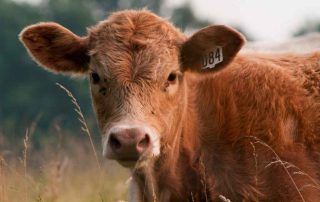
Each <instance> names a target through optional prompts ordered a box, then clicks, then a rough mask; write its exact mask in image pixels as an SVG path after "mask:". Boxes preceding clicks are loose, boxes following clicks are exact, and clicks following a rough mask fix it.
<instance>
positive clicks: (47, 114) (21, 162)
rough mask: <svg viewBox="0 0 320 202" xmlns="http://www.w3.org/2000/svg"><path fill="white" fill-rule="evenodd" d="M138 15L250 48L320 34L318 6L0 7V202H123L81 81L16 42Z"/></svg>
mask: <svg viewBox="0 0 320 202" xmlns="http://www.w3.org/2000/svg"><path fill="white" fill-rule="evenodd" d="M136 8H148V9H150V10H152V11H153V12H155V13H157V14H158V15H160V16H163V17H165V18H168V19H169V20H170V21H171V22H173V23H174V24H175V25H176V26H177V27H179V28H180V29H181V30H183V31H184V32H186V33H189V34H190V33H192V32H193V31H195V30H196V29H198V28H201V27H204V26H206V25H209V24H228V25H230V26H232V27H234V28H236V29H238V30H239V31H241V32H242V33H243V34H244V35H245V36H246V37H247V39H248V40H249V41H261V40H264V41H281V40H286V39H288V38H290V37H293V36H300V35H303V34H306V33H309V32H320V2H319V1H318V0H305V1H294V0H291V1H289V0H282V1H278V0H269V1H255V0H225V1H218V0H177V1H169V0H152V1H148V0H132V1H126V0H0V202H7V201H8V202H12V201H116V200H125V199H126V184H125V181H126V180H127V178H128V173H127V171H126V170H124V169H121V168H120V167H119V166H117V165H116V164H115V163H113V162H106V161H105V160H102V159H101V157H100V153H101V149H100V136H99V133H98V130H97V126H96V121H95V117H94V114H93V110H92V106H91V100H90V95H89V90H88V82H87V79H86V78H83V79H75V78H73V79H72V78H68V77H64V76H61V75H53V74H50V73H48V72H46V71H45V70H43V69H41V68H39V67H37V65H36V64H35V62H34V61H32V60H31V58H30V57H29V56H28V54H27V52H26V50H25V49H24V47H23V46H22V44H21V43H20V42H19V40H18V34H19V33H20V31H21V30H22V29H23V28H24V27H25V26H27V25H30V24H33V23H37V22H40V21H54V22H58V23H60V24H62V25H63V26H65V27H67V28H68V29H70V30H72V31H73V32H74V33H76V34H78V35H85V34H86V27H90V26H92V25H94V24H96V22H97V21H99V20H102V19H105V18H106V17H107V16H108V15H109V14H110V13H111V12H113V11H117V10H123V9H136ZM56 82H59V83H61V84H62V85H64V86H65V87H66V88H68V89H69V90H70V91H71V92H72V93H73V94H74V96H75V97H76V98H77V100H78V102H79V104H80V106H81V108H82V111H83V114H84V116H85V119H86V121H87V124H88V126H89V128H90V131H91V137H92V139H93V142H94V145H95V149H96V150H97V152H98V164H99V166H98V165H97V162H96V160H95V158H94V155H93V150H92V148H91V146H90V142H89V140H88V135H87V134H86V133H84V132H83V131H82V130H81V124H80V123H79V120H78V115H77V114H76V113H75V112H74V105H73V104H72V103H71V101H70V99H69V98H68V96H67V95H66V93H65V92H64V91H63V90H61V89H60V88H59V87H58V86H57V85H56V84H55V83H56ZM26 131H27V132H26ZM100 167H101V168H100Z"/></svg>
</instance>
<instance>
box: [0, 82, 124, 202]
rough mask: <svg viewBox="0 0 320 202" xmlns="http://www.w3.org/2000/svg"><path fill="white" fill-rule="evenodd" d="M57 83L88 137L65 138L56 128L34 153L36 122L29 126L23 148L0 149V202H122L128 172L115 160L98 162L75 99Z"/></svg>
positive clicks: (98, 156) (9, 146)
mask: <svg viewBox="0 0 320 202" xmlns="http://www.w3.org/2000/svg"><path fill="white" fill-rule="evenodd" d="M57 85H58V86H59V87H60V88H62V89H63V90H64V91H65V92H66V93H67V95H68V96H69V97H70V99H71V102H72V103H73V104H74V106H75V111H76V112H77V115H78V118H79V121H80V124H81V126H80V127H81V129H82V130H83V131H84V132H85V135H86V136H87V137H88V139H87V140H85V141H84V138H75V137H74V136H73V135H71V134H64V133H63V130H61V128H60V127H59V126H56V132H55V134H52V137H55V138H49V139H50V140H52V141H48V140H47V141H45V142H43V144H41V145H42V147H41V148H42V149H40V150H38V149H34V148H33V145H32V133H33V131H34V130H35V127H36V123H35V122H34V123H32V125H31V127H30V129H27V130H26V133H25V137H24V139H23V140H21V141H22V142H23V144H14V145H6V146H5V145H2V146H3V148H12V150H10V149H9V150H3V151H1V150H0V202H31V201H32V202H33V201H35V202H40V201H41V202H73V201H74V202H108V201H112V202H114V201H124V200H126V199H127V193H126V190H127V184H126V181H127V179H128V178H129V174H128V172H127V170H125V169H124V168H122V167H121V166H119V165H118V164H116V163H115V162H111V161H106V160H102V157H101V156H100V155H99V154H98V153H97V150H96V146H95V144H94V142H93V140H92V136H91V133H90V130H89V127H88V126H87V123H86V121H85V118H84V115H83V113H82V111H81V108H80V105H79V104H78V103H77V100H76V98H75V97H74V96H73V95H72V93H71V92H70V91H69V90H67V89H66V88H65V87H64V86H62V85H61V84H57ZM0 136H2V137H5V136H4V135H3V134H0ZM72 137H73V138H72ZM3 139H5V138H3ZM54 139H55V140H54ZM5 143H6V142H5V141H4V144H5ZM8 144H9V143H8ZM17 145H21V146H20V148H16V147H17Z"/></svg>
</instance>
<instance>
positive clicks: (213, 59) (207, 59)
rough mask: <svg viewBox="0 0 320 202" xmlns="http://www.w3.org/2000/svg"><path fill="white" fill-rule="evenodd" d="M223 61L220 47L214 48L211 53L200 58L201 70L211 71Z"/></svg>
mask: <svg viewBox="0 0 320 202" xmlns="http://www.w3.org/2000/svg"><path fill="white" fill-rule="evenodd" d="M222 61H223V53H222V47H221V46H217V47H214V48H213V50H212V51H210V52H209V53H207V54H206V55H205V56H204V57H203V58H202V69H212V68H214V67H215V66H216V64H218V63H220V62H222Z"/></svg>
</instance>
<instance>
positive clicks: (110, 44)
mask: <svg viewBox="0 0 320 202" xmlns="http://www.w3.org/2000/svg"><path fill="white" fill-rule="evenodd" d="M21 40H22V42H23V43H24V45H25V46H26V48H27V49H28V51H29V53H30V54H31V55H32V56H33V57H34V58H35V60H36V61H37V62H38V63H39V64H40V65H42V66H44V67H46V68H48V69H49V70H51V71H54V72H62V73H77V74H87V75H88V77H89V78H90V79H89V80H90V86H91V94H92V99H93V104H94V108H95V111H96V115H97V120H98V122H99V127H100V129H101V133H102V142H103V155H104V156H106V157H107V158H109V159H115V160H117V161H118V162H119V163H120V164H122V165H123V166H126V167H133V166H135V165H137V162H146V160H148V159H153V158H154V157H157V156H159V154H160V153H161V151H162V150H163V148H165V147H166V146H168V147H170V145H172V143H173V141H174V140H175V139H176V138H175V137H176V136H177V135H179V133H181V127H182V121H183V117H184V116H186V114H185V112H186V107H187V102H188V101H187V88H186V84H185V83H186V81H185V80H186V79H185V76H184V72H186V71H191V72H197V73H206V72H214V71H216V70H219V69H221V68H222V67H224V66H226V65H227V64H228V63H229V62H230V61H231V60H232V58H233V57H234V56H235V55H236V53H237V52H238V50H239V49H240V47H241V46H242V43H243V38H242V37H241V35H239V34H238V33H237V32H235V31H234V30H232V29H230V28H227V27H224V26H211V27H207V28H205V29H203V30H200V31H199V32H197V33H196V34H195V35H193V36H192V37H190V38H189V39H186V37H185V36H184V35H183V34H182V33H180V32H179V31H178V30H177V29H175V28H174V27H173V26H172V25H171V24H169V23H168V22H166V21H165V20H163V19H161V18H159V17H157V16H155V15H153V14H151V13H150V12H148V11H124V12H118V13H115V14H113V15H111V16H110V17H109V18H108V19H107V20H105V21H103V22H101V23H99V24H98V25H96V26H94V27H92V28H91V29H89V32H88V36H87V37H78V36H76V35H75V34H73V33H72V32H70V31H69V30H67V29H66V28H64V27H62V26H60V25H58V24H55V23H40V24H36V25H33V26H29V27H27V28H26V29H25V30H24V31H23V32H22V34H21ZM210 52H213V53H210ZM210 54H214V55H213V56H212V55H210ZM218 54H220V56H219V55H218Z"/></svg>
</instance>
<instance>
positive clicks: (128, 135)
mask: <svg viewBox="0 0 320 202" xmlns="http://www.w3.org/2000/svg"><path fill="white" fill-rule="evenodd" d="M103 147H104V151H103V154H104V156H105V157H107V158H108V159H113V160H117V161H118V162H119V163H120V164H121V165H122V166H124V167H134V166H135V165H136V163H137V162H142V161H144V160H146V159H148V158H149V157H150V156H153V155H154V154H155V153H157V151H155V150H154V148H155V147H157V144H156V141H155V134H154V133H153V132H152V131H151V130H148V129H146V128H145V127H113V128H111V129H110V131H109V133H108V137H107V139H106V141H105V142H104V145H103Z"/></svg>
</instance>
